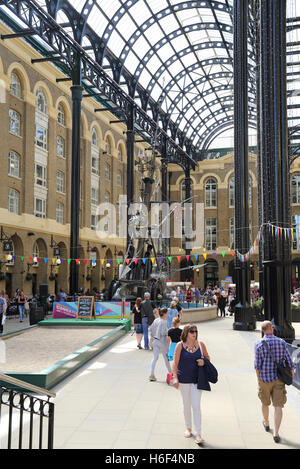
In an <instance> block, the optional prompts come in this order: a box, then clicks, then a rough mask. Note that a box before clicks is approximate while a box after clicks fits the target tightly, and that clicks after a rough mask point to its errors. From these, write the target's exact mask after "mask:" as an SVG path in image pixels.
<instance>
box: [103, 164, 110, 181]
mask: <svg viewBox="0 0 300 469" xmlns="http://www.w3.org/2000/svg"><path fill="white" fill-rule="evenodd" d="M104 174H105V179H107V180H108V181H110V166H109V165H108V164H106V165H105V173H104Z"/></svg>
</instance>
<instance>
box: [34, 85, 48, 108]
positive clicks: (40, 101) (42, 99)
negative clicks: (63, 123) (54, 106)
mask: <svg viewBox="0 0 300 469" xmlns="http://www.w3.org/2000/svg"><path fill="white" fill-rule="evenodd" d="M36 97H37V100H36V108H37V111H40V112H42V113H43V114H47V113H48V106H47V100H46V96H45V94H44V92H43V91H42V90H41V88H38V89H37V91H36Z"/></svg>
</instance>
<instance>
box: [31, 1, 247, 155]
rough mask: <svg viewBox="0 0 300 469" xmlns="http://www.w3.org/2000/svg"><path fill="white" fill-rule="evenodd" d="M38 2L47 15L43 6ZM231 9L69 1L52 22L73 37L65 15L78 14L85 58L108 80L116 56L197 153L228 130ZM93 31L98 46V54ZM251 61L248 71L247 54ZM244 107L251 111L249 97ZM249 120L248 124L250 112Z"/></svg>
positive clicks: (228, 4) (216, 4)
mask: <svg viewBox="0 0 300 469" xmlns="http://www.w3.org/2000/svg"><path fill="white" fill-rule="evenodd" d="M38 3H39V4H40V5H41V6H43V7H44V8H47V2H46V1H43V0H42V1H39V2H38ZM50 3H52V4H53V2H50ZM232 3H233V0H218V1H210V0H206V1H204V0H203V1H186V2H182V1H178V0H151V1H150V0H101V1H100V0H73V1H72V2H71V5H68V2H66V1H58V3H57V11H56V21H57V22H58V23H59V24H61V25H63V26H64V28H66V29H67V31H68V33H69V34H70V33H71V34H73V36H74V37H76V32H75V31H74V26H73V25H74V21H73V19H72V18H71V14H70V12H71V11H72V9H74V10H76V12H77V14H78V15H79V16H80V17H81V18H84V21H85V28H84V29H83V30H82V36H81V44H82V46H83V47H84V48H85V49H86V51H87V52H88V53H89V54H91V55H92V57H93V58H94V59H96V60H98V61H99V59H100V61H101V63H100V65H102V66H103V67H104V68H105V70H106V71H107V72H108V73H110V74H111V76H113V77H114V78H116V77H115V74H114V66H115V64H114V63H113V61H112V58H111V57H116V58H117V59H118V61H119V63H121V66H122V72H123V73H125V71H126V72H129V73H130V74H131V75H132V76H133V77H134V79H135V80H136V81H137V83H138V84H139V86H140V87H141V88H142V89H143V90H145V93H146V94H147V95H149V96H150V97H151V98H152V99H153V100H154V101H156V102H160V105H161V108H162V110H163V111H164V112H166V113H167V114H168V115H169V116H170V118H171V120H172V121H173V122H174V123H175V124H176V125H177V126H178V127H179V128H180V129H181V130H182V131H183V132H184V133H185V134H186V135H187V137H188V138H189V139H190V140H191V141H192V143H193V144H194V145H195V146H196V147H200V146H201V142H202V141H204V140H205V139H206V138H207V137H208V136H209V134H210V132H211V131H212V130H213V129H217V128H218V127H220V126H224V127H225V128H226V127H228V126H230V127H232V126H233V66H232V61H233V27H232V15H233V11H232V7H233V5H232ZM48 11H49V3H48ZM72 16H73V18H74V14H73V15H72ZM68 18H69V21H68ZM77 24H78V23H77ZM72 29H73V31H72ZM91 31H93V32H94V33H95V34H96V35H97V36H98V38H99V40H100V41H101V54H99V53H98V52H97V50H96V47H95V46H96V44H95V41H94V38H93V37H92V36H91ZM249 55H250V61H251V57H252V60H253V66H254V57H253V54H252V55H251V52H249ZM120 83H122V73H121V74H120ZM249 100H250V104H251V97H250V98H249ZM251 118H252V121H253V125H254V122H255V114H254V108H253V106H252V107H250V119H251Z"/></svg>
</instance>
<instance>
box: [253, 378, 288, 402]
mask: <svg viewBox="0 0 300 469" xmlns="http://www.w3.org/2000/svg"><path fill="white" fill-rule="evenodd" d="M258 397H259V398H260V400H261V402H262V403H263V404H264V405H270V404H271V400H272V404H273V406H274V407H284V404H285V403H286V389H285V384H284V383H283V382H282V381H280V380H279V379H276V381H272V382H271V383H264V382H263V381H261V380H260V379H259V380H258Z"/></svg>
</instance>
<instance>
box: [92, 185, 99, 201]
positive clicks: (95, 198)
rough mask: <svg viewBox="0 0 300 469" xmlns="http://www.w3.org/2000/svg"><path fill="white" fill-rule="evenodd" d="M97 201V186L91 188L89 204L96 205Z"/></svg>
mask: <svg viewBox="0 0 300 469" xmlns="http://www.w3.org/2000/svg"><path fill="white" fill-rule="evenodd" d="M98 203H99V191H98V188H97V187H92V188H91V204H93V205H98Z"/></svg>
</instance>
